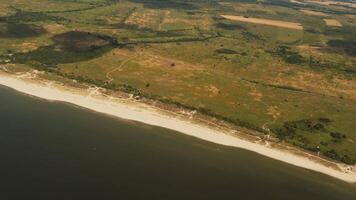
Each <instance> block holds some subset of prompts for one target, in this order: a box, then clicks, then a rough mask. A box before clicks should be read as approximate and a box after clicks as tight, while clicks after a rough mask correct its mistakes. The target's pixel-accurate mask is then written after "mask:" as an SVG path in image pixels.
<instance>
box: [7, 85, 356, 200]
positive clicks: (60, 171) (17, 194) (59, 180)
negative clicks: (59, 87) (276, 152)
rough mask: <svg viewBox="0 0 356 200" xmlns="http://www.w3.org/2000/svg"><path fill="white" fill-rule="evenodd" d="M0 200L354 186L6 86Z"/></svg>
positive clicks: (299, 192) (354, 189) (328, 192)
mask: <svg viewBox="0 0 356 200" xmlns="http://www.w3.org/2000/svg"><path fill="white" fill-rule="evenodd" d="M0 127H1V129H0V158H1V164H0V171H1V182H0V199H4V200H8V199H9V200H12V199H25V198H26V199H34V198H35V199H84V198H85V199H120V198H121V199H232V198H234V199H239V198H241V199H313V200H315V199H323V200H325V199H337V200H341V199H350V200H352V199H356V185H355V184H353V185H352V184H347V183H345V182H342V181H339V180H337V179H334V178H331V177H328V176H325V175H322V174H319V173H316V172H312V171H309V170H305V169H302V168H298V167H294V166H291V165H288V164H285V163H282V162H279V161H276V160H273V159H269V158H266V157H264V156H261V155H258V154H256V153H252V152H249V151H246V150H241V149H237V148H231V147H224V146H221V145H216V144H212V143H210V142H206V141H202V140H199V139H195V138H192V137H189V136H186V135H183V134H180V133H176V132H174V131H170V130H166V129H163V128H159V127H152V126H148V125H144V124H141V123H135V122H130V121H126V120H119V119H116V118H112V117H108V116H105V115H102V114H98V113H93V112H90V111H87V110H85V109H81V108H78V107H74V106H71V105H67V104H64V103H58V102H55V103H54V102H48V101H44V100H39V99H37V98H32V97H29V96H26V95H22V94H20V93H17V92H15V91H13V90H10V89H7V88H5V87H0Z"/></svg>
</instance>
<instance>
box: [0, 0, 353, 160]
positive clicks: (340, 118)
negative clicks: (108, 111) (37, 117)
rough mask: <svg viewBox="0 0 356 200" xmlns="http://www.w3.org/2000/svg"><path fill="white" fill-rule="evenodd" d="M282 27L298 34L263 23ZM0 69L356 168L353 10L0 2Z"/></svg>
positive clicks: (303, 4)
mask: <svg viewBox="0 0 356 200" xmlns="http://www.w3.org/2000/svg"><path fill="white" fill-rule="evenodd" d="M222 16H241V19H244V20H242V21H241V20H239V21H236V20H231V19H228V18H224V17H222ZM246 19H249V20H253V19H258V20H259V21H260V22H261V21H263V22H269V23H267V24H266V23H265V24H261V23H258V24H256V23H250V22H249V20H246ZM281 21H283V22H287V23H290V24H292V25H295V26H297V28H296V29H293V28H292V29H291V28H288V27H287V28H285V27H279V26H275V24H272V25H271V24H270V23H271V22H273V23H275V22H281ZM300 27H302V28H300ZM0 63H1V64H2V65H5V66H7V67H9V68H10V67H16V66H26V67H28V68H29V69H32V68H35V69H40V70H44V71H48V72H50V73H55V74H58V75H61V76H65V77H68V78H73V79H77V80H79V81H83V82H88V83H93V84H96V85H99V86H101V87H106V88H108V89H112V90H124V91H126V92H131V93H133V94H135V95H137V96H141V97H146V98H152V99H157V100H159V101H163V102H166V103H171V104H176V105H180V106H184V107H187V108H190V109H194V110H198V111H199V112H202V113H204V114H208V115H211V116H215V117H217V118H220V119H223V120H227V121H229V122H232V123H235V124H238V125H240V126H244V127H247V128H250V129H253V130H258V131H260V132H263V133H264V134H272V135H274V136H276V137H277V138H279V139H280V140H281V141H286V142H289V143H291V144H294V145H296V146H299V147H302V148H305V149H308V150H310V151H314V152H317V151H320V152H321V154H322V155H324V156H327V157H330V158H333V159H337V160H340V161H342V162H345V163H349V164H354V163H355V161H356V143H355V142H356V131H355V130H356V79H355V78H356V9H355V8H353V7H352V6H345V5H341V4H340V5H338V4H332V5H324V4H320V3H315V2H309V1H298V2H290V1H286V0H273V1H272V0H267V1H253V0H247V1H237V0H226V1H223V2H222V1H217V0H210V1H206V0H193V1H184V0H180V1H178V0H166V1H161V0H34V1H27V0H17V1H15V2H11V1H7V0H0Z"/></svg>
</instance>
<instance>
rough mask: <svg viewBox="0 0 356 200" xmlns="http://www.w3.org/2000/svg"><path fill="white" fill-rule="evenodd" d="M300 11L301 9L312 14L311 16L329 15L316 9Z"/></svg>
mask: <svg viewBox="0 0 356 200" xmlns="http://www.w3.org/2000/svg"><path fill="white" fill-rule="evenodd" d="M300 11H302V12H303V13H305V14H308V15H313V16H321V17H327V16H329V15H328V14H326V13H323V12H318V11H313V10H305V9H301V10H300Z"/></svg>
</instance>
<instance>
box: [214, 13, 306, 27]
mask: <svg viewBox="0 0 356 200" xmlns="http://www.w3.org/2000/svg"><path fill="white" fill-rule="evenodd" d="M221 16H222V17H223V18H226V19H230V20H234V21H240V22H247V23H254V24H262V25H268V26H275V27H282V28H289V29H296V30H303V26H302V25H301V24H300V23H295V22H287V21H281V20H271V19H263V18H252V17H244V16H237V15H221Z"/></svg>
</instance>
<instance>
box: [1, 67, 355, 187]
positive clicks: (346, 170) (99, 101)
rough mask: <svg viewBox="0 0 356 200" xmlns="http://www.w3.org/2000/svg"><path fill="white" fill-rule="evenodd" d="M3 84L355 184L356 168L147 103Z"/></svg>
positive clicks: (22, 80)
mask: <svg viewBox="0 0 356 200" xmlns="http://www.w3.org/2000/svg"><path fill="white" fill-rule="evenodd" d="M0 85H3V86H7V87H9V88H12V89H14V90H16V91H19V92H21V93H25V94H28V95H31V96H34V97H38V98H42V99H46V100H49V101H60V102H66V103H70V104H73V105H76V106H80V107H83V108H87V109H90V110H92V111H96V112H99V113H105V114H108V115H111V116H115V117H119V118H122V119H127V120H133V121H137V122H142V123H145V124H149V125H154V126H159V127H164V128H167V129H171V130H174V131H178V132H180V133H183V134H186V135H190V136H193V137H196V138H200V139H202V140H206V141H210V142H213V143H216V144H221V145H226V146H231V147H237V148H242V149H247V150H249V151H253V152H256V153H258V154H261V155H264V156H267V157H270V158H273V159H276V160H279V161H282V162H285V163H289V164H292V165H295V166H298V167H302V168H306V169H309V170H313V171H317V172H320V173H323V174H326V175H329V176H332V177H335V178H337V179H340V180H343V181H346V182H349V183H356V171H355V166H346V165H344V164H336V166H338V168H339V169H336V168H335V167H330V166H327V165H324V164H321V162H317V161H316V160H314V159H310V158H308V157H306V156H302V155H300V154H295V153H293V152H290V151H288V150H287V149H285V150H284V149H279V148H273V147H271V146H270V145H263V144H259V143H255V142H253V141H248V140H244V139H241V138H238V137H235V136H233V135H231V134H229V132H228V131H223V130H218V129H215V128H213V127H209V126H204V125H202V124H197V123H194V121H192V120H190V119H188V118H187V119H183V118H181V117H175V116H172V115H168V114H166V113H164V112H160V111H159V110H158V109H157V108H155V107H153V106H150V105H147V104H144V103H140V102H136V101H134V100H132V101H128V100H124V99H120V98H116V97H110V96H104V95H103V94H102V93H100V92H98V91H97V90H95V89H92V90H83V89H79V88H76V87H70V86H64V85H63V84H60V83H56V82H52V81H45V80H37V79H35V78H34V77H32V78H29V77H28V76H21V75H13V74H9V73H5V72H1V71H0ZM320 159H321V158H320Z"/></svg>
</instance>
